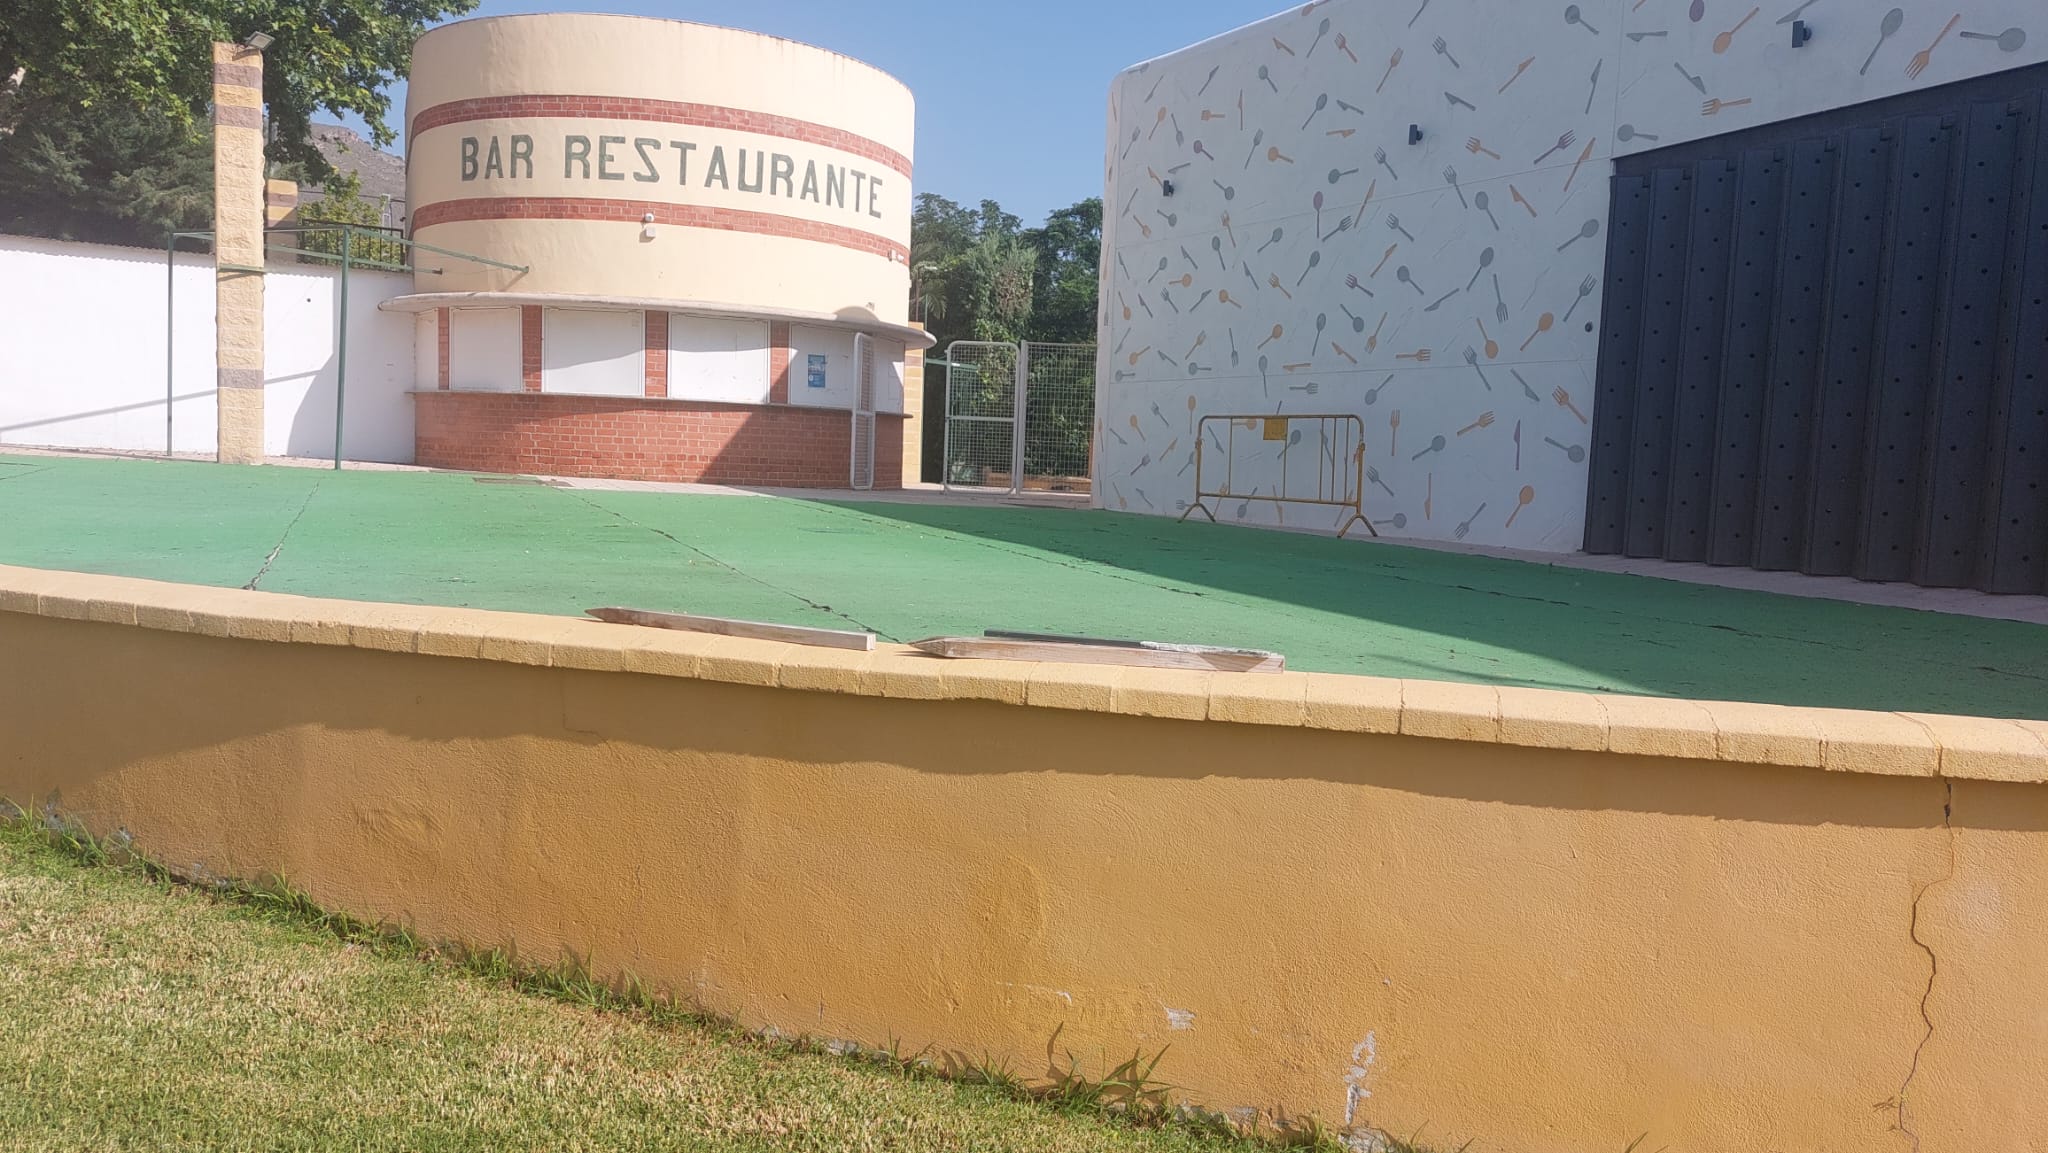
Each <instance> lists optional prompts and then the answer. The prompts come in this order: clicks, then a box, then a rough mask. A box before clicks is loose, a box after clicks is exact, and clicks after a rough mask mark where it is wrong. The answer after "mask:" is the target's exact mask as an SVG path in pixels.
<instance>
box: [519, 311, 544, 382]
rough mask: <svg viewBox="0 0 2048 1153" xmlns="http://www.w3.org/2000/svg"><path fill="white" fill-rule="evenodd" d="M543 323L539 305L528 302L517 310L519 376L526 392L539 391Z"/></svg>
mask: <svg viewBox="0 0 2048 1153" xmlns="http://www.w3.org/2000/svg"><path fill="white" fill-rule="evenodd" d="M543 323H544V321H543V320H542V318H541V311H540V306H539V305H537V304H529V305H526V306H524V307H522V308H521V309H520V310H519V378H520V381H521V383H523V384H524V385H525V387H526V391H528V392H539V391H540V386H541V377H540V372H541V359H540V345H541V332H542V325H543Z"/></svg>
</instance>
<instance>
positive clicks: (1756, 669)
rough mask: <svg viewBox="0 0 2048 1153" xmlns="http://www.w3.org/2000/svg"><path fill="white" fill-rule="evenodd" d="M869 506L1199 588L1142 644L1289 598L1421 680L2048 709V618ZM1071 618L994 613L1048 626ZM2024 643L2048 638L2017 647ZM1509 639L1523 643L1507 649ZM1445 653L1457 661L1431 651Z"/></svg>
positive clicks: (1303, 543)
mask: <svg viewBox="0 0 2048 1153" xmlns="http://www.w3.org/2000/svg"><path fill="white" fill-rule="evenodd" d="M835 507H840V508H844V507H846V506H843V505H842V506H835ZM859 510H860V512H862V513H863V514H865V515H869V516H873V517H876V518H879V519H884V520H889V521H896V522H901V523H904V524H908V525H915V526H918V527H920V528H922V529H927V530H936V531H939V532H945V533H955V534H959V535H960V536H962V537H966V538H972V539H977V540H980V541H982V542H985V543H988V544H991V545H994V546H996V547H999V548H1001V549H1003V550H1004V551H1007V552H1024V551H1026V550H1028V553H1037V554H1044V555H1045V558H1046V559H1048V560H1050V561H1051V562H1053V563H1056V564H1057V563H1064V562H1065V561H1066V560H1072V561H1078V562H1081V563H1083V564H1088V565H1100V566H1104V567H1105V568H1107V569H1112V570H1121V573H1120V574H1113V575H1122V576H1125V577H1126V578H1128V577H1130V576H1131V575H1133V574H1143V576H1145V577H1152V578H1157V579H1158V581H1159V582H1161V584H1162V585H1163V587H1166V588H1168V589H1172V590H1174V591H1180V592H1184V593H1186V594H1187V596H1188V600H1187V609H1186V611H1185V613H1184V614H1183V617H1184V619H1182V620H1178V621H1176V622H1175V625H1174V630H1175V631H1174V633H1173V635H1170V636H1155V637H1148V638H1145V639H1154V640H1171V641H1189V642H1199V643H1212V644H1247V645H1254V646H1260V645H1264V646H1266V647H1271V645H1272V643H1273V642H1272V640H1271V638H1270V637H1259V636H1245V635H1228V636H1224V635H1217V634H1218V632H1219V629H1218V627H1217V619H1218V618H1229V619H1233V620H1236V621H1239V622H1242V621H1245V620H1246V619H1247V614H1248V612H1249V613H1252V614H1260V615H1263V617H1264V619H1268V620H1270V619H1271V614H1270V609H1269V608H1268V606H1270V605H1282V606H1292V607H1294V608H1297V609H1299V610H1301V612H1302V614H1303V615H1301V616H1297V617H1296V618H1295V619H1294V620H1293V621H1291V622H1290V624H1291V625H1292V627H1293V628H1294V629H1295V630H1296V632H1297V635H1299V634H1300V633H1301V632H1310V633H1313V632H1314V631H1315V627H1316V626H1315V623H1314V622H1315V619H1316V618H1322V619H1323V620H1327V621H1328V622H1329V631H1334V632H1335V633H1336V634H1338V635H1340V636H1341V637H1343V640H1342V641H1340V642H1338V643H1340V644H1354V645H1355V646H1356V648H1355V649H1354V650H1352V651H1353V652H1354V653H1356V654H1358V655H1364V656H1368V657H1369V658H1370V659H1372V660H1373V661H1374V662H1375V663H1393V664H1400V665H1404V666H1407V667H1408V668H1409V669H1410V670H1411V671H1409V672H1407V673H1406V674H1405V675H1410V676H1417V677H1424V678H1436V677H1449V678H1451V679H1467V678H1469V677H1470V676H1471V675H1472V674H1473V672H1474V671H1475V670H1480V669H1487V667H1488V665H1489V663H1493V662H1498V664H1499V667H1496V668H1491V669H1488V671H1487V672H1486V676H1487V679H1489V680H1492V681H1495V682H1496V683H1503V684H1521V685H1524V686H1526V687H1531V688H1566V689H1572V690H1581V689H1583V688H1584V687H1585V685H1584V683H1583V682H1577V683H1571V684H1562V683H1557V682H1552V681H1547V680H1542V679H1532V678H1529V677H1527V676H1520V677H1518V676H1517V675H1515V668H1516V667H1517V666H1519V667H1521V668H1525V669H1526V668H1528V667H1529V665H1530V662H1523V661H1515V660H1514V659H1513V657H1512V656H1511V655H1507V654H1519V655H1526V656H1530V657H1535V658H1539V659H1540V661H1543V662H1554V663H1557V664H1562V665H1568V666H1571V667H1573V668H1576V669H1582V670H1586V671H1587V672H1589V673H1591V674H1593V675H1594V676H1596V677H1599V678H1609V679H1610V680H1609V682H1608V683H1612V684H1615V685H1617V686H1618V688H1617V689H1616V690H1613V691H1626V692H1647V693H1650V694H1653V695H1669V696H1679V697H1691V698H1703V699H1725V700H1757V701H1771V702H1776V703H1781V704H1799V705H1809V706H1815V707H1823V708H1858V709H1901V710H1909V711H1935V712H1942V711H1957V710H1955V709H1953V708H1942V707H1938V706H1936V705H1934V704H1932V703H1931V702H1930V699H1929V698H1927V697H1926V696H1925V695H1922V694H1918V693H1916V692H1915V691H1914V690H1913V689H1912V687H1911V686H1912V685H1913V684H1914V683H1915V680H1914V679H1913V678H1906V677H1901V676H1900V675H1898V670H1899V669H1901V668H1922V669H1924V670H1925V674H1924V676H1923V677H1921V678H1919V680H1920V681H1923V682H1924V683H1927V684H1938V685H1940V686H1941V687H1942V690H1943V691H1944V692H1952V691H1955V690H1956V688H1957V686H1959V685H1962V686H1979V689H1978V694H1979V695H1978V696H1977V697H1975V698H1973V699H1981V700H1983V701H1984V702H1986V704H1985V705H1984V706H1983V711H1986V712H1996V711H1998V710H1999V709H2004V710H2006V711H2008V712H2010V713H2011V714H2012V715H2022V714H2026V715H2035V716H2043V717H2048V712H2043V709H2044V708H2048V706H2034V707H2031V708H2029V707H2028V706H2026V705H2025V704H2024V702H2028V701H2034V700H2038V699H2044V698H2042V697H2041V694H2039V693H2038V692H2037V691H2035V688H2034V686H2037V685H2039V684H2040V683H2044V682H2048V628H2041V627H2039V626H2034V625H2026V624H2019V623H2014V622H2009V621H1993V620H1982V619H1977V618H1965V617H1951V616H1942V615H1938V614H1934V613H1924V612H1914V611H1910V610H1904V609H1892V608H1883V607H1875V606H1868V605H1857V604H1850V603H1845V602H1839V601H1829V600H1817V599H1806V598H1795V597H1786V596H1778V595H1774V594H1768V593H1758V592H1751V591H1747V590H1738V589H1723V588H1713V587H1708V586H1699V585H1688V584H1683V583H1679V582H1675V581H1664V580H1657V579H1653V578H1648V577H1639V576H1629V575H1624V574H1616V573H1600V572H1587V571H1584V570H1579V569H1567V568H1559V567H1555V566H1551V565H1543V564H1535V563H1528V562H1522V561H1513V560H1502V559H1495V558H1489V557H1478V556H1469V555H1459V554H1454V553H1444V552H1437V551H1432V550H1427V549H1416V548H1408V547H1403V546H1400V545H1393V544H1384V543H1382V544H1374V543H1369V542H1359V541H1349V542H1343V541H1336V540H1332V539H1328V538H1326V537H1319V536H1311V535H1307V534H1296V533H1274V532H1270V531H1266V530H1261V529H1254V528H1248V527H1237V526H1231V525H1220V526H1218V525H1208V524H1200V523H1196V522H1193V521H1190V522H1187V523H1184V524H1176V523H1174V522H1171V521H1162V520H1161V519H1159V518H1155V517H1140V516H1134V515H1123V514H1117V513H1106V512H1078V511H1067V510H1037V509H990V508H985V507H975V508H966V507H960V506H947V505H926V504H864V505H861V506H859ZM1027 555H1028V554H1027ZM1138 583H1141V584H1149V583H1151V582H1148V581H1144V580H1142V579H1140V580H1139V581H1138ZM1155 587H1157V586H1155ZM1205 605H1208V606H1214V607H1213V608H1205ZM1111 611H1114V610H1113V609H1112V610H1111ZM1056 619H1057V618H1055V617H1050V616H1048V617H1047V618H1046V624H1042V625H1037V626H1026V625H1023V624H1021V623H1014V622H996V621H991V622H989V624H990V625H995V624H1003V625H1004V626H1005V627H1047V626H1048V625H1050V624H1051V623H1052V622H1053V621H1055V620H1056ZM1132 627H1134V628H1143V627H1147V626H1146V625H1142V624H1134V625H1133V626H1132ZM1150 627H1155V628H1156V627H1160V626H1158V625H1157V624H1156V623H1154V624H1152V625H1151V626H1150ZM1226 627H1228V626H1226ZM1353 629H1355V633H1354V632H1353ZM1404 634H1421V637H1422V638H1425V639H1426V640H1427V642H1428V643H1426V644H1424V645H1421V646H1419V647H1418V650H1417V651H1413V652H1405V651H1403V649H1404V648H1406V647H1409V646H1414V645H1415V638H1414V637H1412V636H1409V635H1404ZM1323 635H1324V637H1325V638H1327V637H1328V635H1329V632H1327V631H1326V632H1325V633H1324V634H1323ZM1354 636H1355V640H1353V639H1351V638H1352V637H1354ZM2026 636H2031V637H2034V638H2037V643H2035V644H2033V645H2032V646H2031V647H2029V646H2027V645H2026V644H2024V643H2023V642H2020V643H2016V638H2021V637H2026ZM1434 638H1455V639H1457V640H1461V641H1463V642H1466V643H1465V644H1463V645H1459V644H1452V645H1450V646H1444V645H1442V644H1440V643H1437V642H1435V640H1434ZM1501 650H1507V654H1502V655H1498V656H1497V655H1496V654H1500V653H1501ZM1445 652H1448V653H1449V660H1450V661H1452V662H1456V663H1455V664H1453V663H1443V664H1432V663H1426V662H1427V661H1428V660H1431V659H1437V660H1441V659H1443V658H1438V657H1437V656H1436V654H1439V653H1445ZM2026 652H2031V653H2034V654H2037V655H2035V656H2034V657H2033V658H2032V659H2031V660H2023V661H2021V663H2020V664H2019V665H2018V666H2017V667H2015V666H2014V664H2013V660H2014V654H2015V653H2026ZM1995 662H1996V663H1995ZM1603 687H1604V686H1603ZM1963 711H1969V710H1963Z"/></svg>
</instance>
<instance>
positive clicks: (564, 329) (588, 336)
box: [540, 308, 647, 396]
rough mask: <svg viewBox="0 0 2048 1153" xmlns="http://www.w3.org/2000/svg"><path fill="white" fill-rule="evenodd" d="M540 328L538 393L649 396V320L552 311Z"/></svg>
mask: <svg viewBox="0 0 2048 1153" xmlns="http://www.w3.org/2000/svg"><path fill="white" fill-rule="evenodd" d="M543 324H544V327H543V328H542V330H541V343H540V348H541V376H540V388H541V391H542V392H566V393H575V394H578V395H581V396H646V395H647V352H646V349H647V327H646V326H647V320H646V318H645V317H644V316H643V315H642V314H641V313H638V312H607V311H602V310H598V309H584V308H550V309H548V310H547V312H546V313H545V315H544V317H543Z"/></svg>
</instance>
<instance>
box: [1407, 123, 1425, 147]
mask: <svg viewBox="0 0 2048 1153" xmlns="http://www.w3.org/2000/svg"><path fill="white" fill-rule="evenodd" d="M1408 143H1410V144H1420V143H1422V125H1420V124H1410V125H1409V126H1408Z"/></svg>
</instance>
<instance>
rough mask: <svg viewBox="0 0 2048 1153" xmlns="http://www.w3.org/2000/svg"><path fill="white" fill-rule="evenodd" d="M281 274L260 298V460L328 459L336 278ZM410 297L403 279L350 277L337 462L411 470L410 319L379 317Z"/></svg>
mask: <svg viewBox="0 0 2048 1153" xmlns="http://www.w3.org/2000/svg"><path fill="white" fill-rule="evenodd" d="M284 267H287V266H275V267H274V268H273V271H272V272H271V273H270V276H269V277H268V278H267V280H266V282H265V284H264V289H263V324H264V329H263V347H264V351H263V364H264V385H263V451H264V452H266V453H269V454H271V455H272V456H313V457H323V456H324V457H332V456H333V455H334V417H335V409H334V385H335V380H336V378H337V370H338V368H339V364H338V361H337V358H336V355H335V353H336V349H335V344H334V330H335V323H336V320H337V316H338V314H337V311H336V304H337V297H338V296H339V293H340V284H341V277H340V274H339V273H325V272H312V273H304V272H297V271H291V272H286V271H283V270H282V269H283V268H284ZM372 277H375V278H376V279H374V280H372V279H371V278H372ZM411 291H412V278H411V277H409V276H401V275H399V274H396V273H390V272H374V271H373V272H369V273H365V272H362V271H360V270H355V269H351V270H350V271H349V305H348V380H347V381H346V389H345V392H344V394H343V397H342V401H343V405H344V409H343V411H342V414H341V420H342V455H343V456H344V457H345V458H347V459H349V460H374V461H385V462H393V463H400V464H405V463H410V462H411V461H412V457H413V426H412V397H411V396H410V395H408V394H409V393H410V392H411V391H412V388H413V381H414V362H413V354H414V330H415V323H414V318H413V317H412V316H411V315H410V314H408V313H403V312H384V311H381V310H380V309H378V308H377V305H378V304H379V303H381V302H383V301H385V300H389V299H390V298H392V297H394V296H404V295H405V294H407V293H409V292H411Z"/></svg>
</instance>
